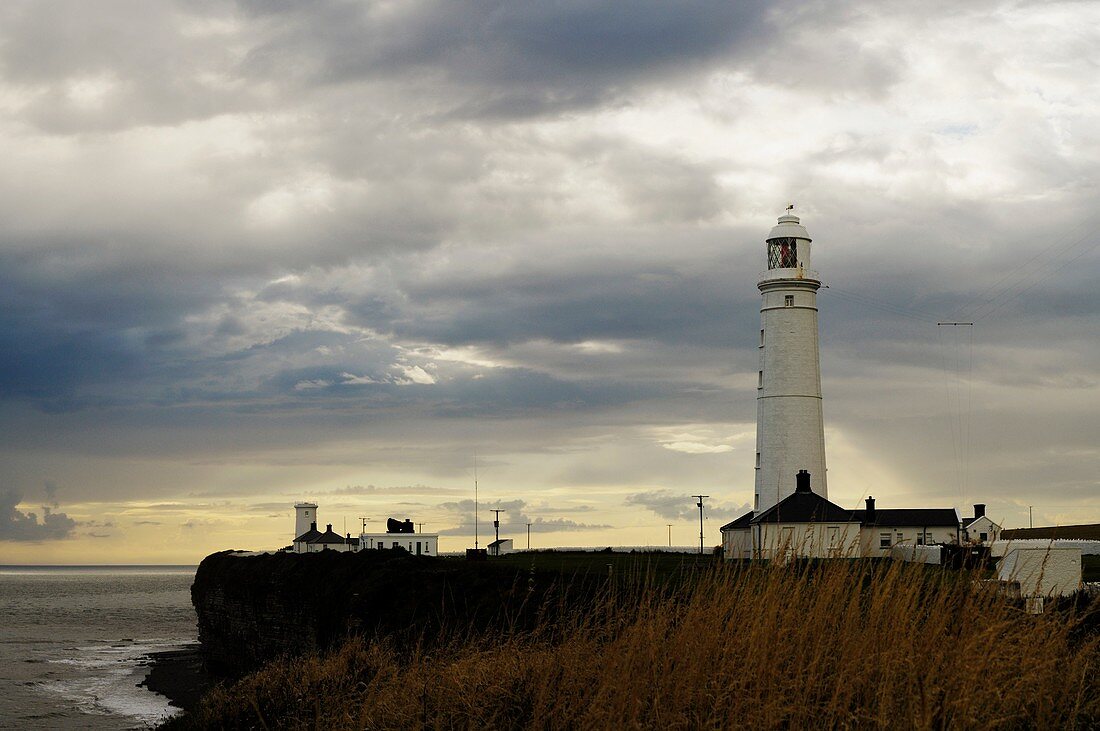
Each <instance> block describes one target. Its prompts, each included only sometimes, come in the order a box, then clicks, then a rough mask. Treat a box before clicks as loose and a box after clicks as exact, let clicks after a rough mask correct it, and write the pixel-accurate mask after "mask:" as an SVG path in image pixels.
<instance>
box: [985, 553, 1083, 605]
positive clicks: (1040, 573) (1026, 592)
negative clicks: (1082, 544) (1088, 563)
mask: <svg viewBox="0 0 1100 731" xmlns="http://www.w3.org/2000/svg"><path fill="white" fill-rule="evenodd" d="M997 578H998V579H1000V580H1001V581H1004V582H1008V583H1009V584H1013V585H1016V586H1018V587H1019V590H1020V596H1023V597H1055V596H1065V595H1067V594H1072V593H1073V592H1075V591H1077V590H1078V589H1080V588H1081V549H1080V548H1074V547H1060V546H1055V545H1054V544H1053V542H1052V543H1051V544H1050V545H1048V546H1046V547H1028V548H1016V547H1013V546H1012V545H1011V544H1010V545H1009V546H1008V548H1007V550H1006V551H1005V554H1004V558H1002V559H1001V563H1000V565H999V566H998V567H997Z"/></svg>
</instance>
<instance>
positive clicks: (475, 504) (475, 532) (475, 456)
mask: <svg viewBox="0 0 1100 731" xmlns="http://www.w3.org/2000/svg"><path fill="white" fill-rule="evenodd" d="M474 550H475V551H476V550H477V450H476V449H475V450H474Z"/></svg>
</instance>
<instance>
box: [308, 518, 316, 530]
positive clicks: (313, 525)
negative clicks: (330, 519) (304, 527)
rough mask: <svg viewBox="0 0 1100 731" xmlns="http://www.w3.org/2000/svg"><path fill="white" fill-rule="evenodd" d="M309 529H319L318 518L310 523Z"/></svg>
mask: <svg viewBox="0 0 1100 731" xmlns="http://www.w3.org/2000/svg"><path fill="white" fill-rule="evenodd" d="M309 529H310V530H317V521H316V520H315V521H313V522H312V523H310V524H309Z"/></svg>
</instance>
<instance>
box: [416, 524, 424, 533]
mask: <svg viewBox="0 0 1100 731" xmlns="http://www.w3.org/2000/svg"><path fill="white" fill-rule="evenodd" d="M416 527H417V530H416V532H417V533H423V532H424V524H423V523H417V524H416Z"/></svg>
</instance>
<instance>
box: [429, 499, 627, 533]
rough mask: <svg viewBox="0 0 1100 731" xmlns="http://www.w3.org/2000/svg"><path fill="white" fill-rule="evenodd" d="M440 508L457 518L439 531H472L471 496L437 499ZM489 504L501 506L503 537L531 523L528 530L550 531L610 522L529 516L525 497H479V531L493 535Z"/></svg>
mask: <svg viewBox="0 0 1100 731" xmlns="http://www.w3.org/2000/svg"><path fill="white" fill-rule="evenodd" d="M438 507H439V508H440V509H442V510H444V511H446V512H447V513H450V514H451V515H452V516H454V519H457V520H459V521H460V522H459V525H457V526H454V527H451V528H444V529H442V530H440V531H438V532H439V534H440V535H445V536H468V535H473V533H474V501H473V500H458V501H454V502H446V503H441V504H440V505H439V506H438ZM492 508H500V509H501V510H504V511H505V512H504V513H501V517H500V530H501V533H502V534H503V535H505V537H507V536H508V535H511V536H513V537H518V536H519V535H521V534H526V532H527V524H528V523H530V524H531V526H530V527H531V532H533V533H552V532H556V531H586V530H601V529H606V528H610V527H611V526H610V525H606V524H597V523H580V522H577V521H575V520H570V519H569V518H543V517H541V516H536V517H534V518H532V517H531V516H530V515H529V514H528V512H527V511H528V508H527V501H525V500H519V499H516V500H492V501H483V502H482V503H481V507H480V512H481V513H482V514H483V515H482V516H481V520H480V525H481V534H482V535H484V536H488V535H493V530H494V529H493V523H492V520H493V519H492V518H491V517H489V518H488V519H486V516H491V515H493V514H492V513H490V512H489V510H490V509H492Z"/></svg>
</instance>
